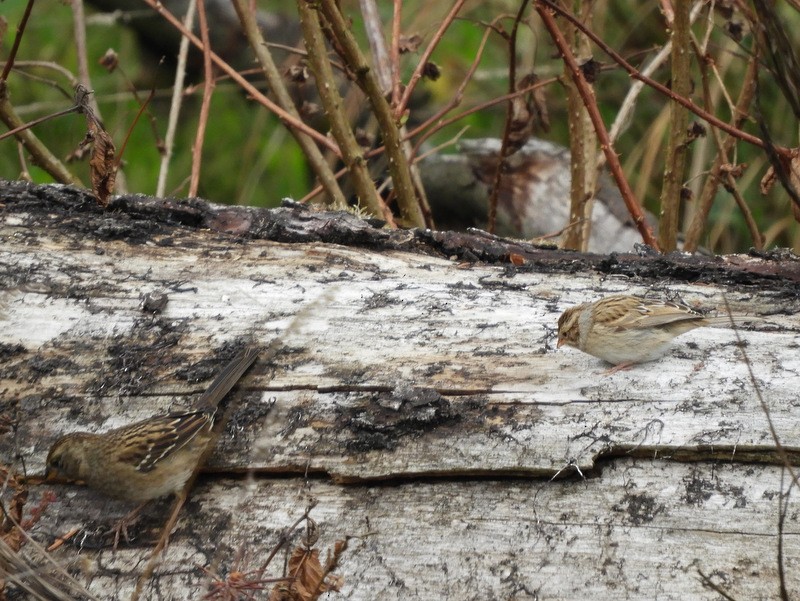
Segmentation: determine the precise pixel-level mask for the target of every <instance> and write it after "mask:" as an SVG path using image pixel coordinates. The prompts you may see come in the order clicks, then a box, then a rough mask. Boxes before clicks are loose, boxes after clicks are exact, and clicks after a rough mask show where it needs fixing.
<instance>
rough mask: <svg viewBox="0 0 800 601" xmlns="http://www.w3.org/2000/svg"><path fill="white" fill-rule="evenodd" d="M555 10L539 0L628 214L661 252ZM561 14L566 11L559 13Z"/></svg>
mask: <svg viewBox="0 0 800 601" xmlns="http://www.w3.org/2000/svg"><path fill="white" fill-rule="evenodd" d="M551 6H552V3H551V2H549V0H536V11H537V12H538V13H539V15H540V16H541V18H542V21H543V22H544V24H545V27H547V30H548V31H549V32H550V35H551V36H552V38H553V41H554V42H555V43H556V45H557V46H558V49H559V51H560V52H561V56H562V58H563V60H564V61H565V63H566V64H567V65H568V67H569V71H570V74H571V75H572V78H573V80H574V81H575V83H576V85H577V86H578V91H579V92H580V94H581V96H582V97H583V101H584V104H585V105H586V108H587V110H588V111H589V116H590V117H591V119H592V124H593V125H594V128H595V131H596V132H597V138H598V139H599V140H600V148H601V149H602V150H603V152H604V153H605V155H606V159H607V160H608V166H609V169H610V170H611V173H612V175H613V176H614V180H615V181H616V182H617V186H618V187H619V190H620V193H621V194H622V199H623V200H624V201H625V206H626V207H627V208H628V212H629V213H630V214H631V218H632V219H633V222H634V224H635V225H636V228H637V229H638V230H639V233H640V234H641V235H642V240H644V242H645V244H647V245H649V246H651V247H652V248H654V249H656V250H659V248H658V242H657V241H656V239H655V238H654V237H653V232H652V231H651V230H650V227H649V226H648V225H647V222H646V221H645V218H644V213H643V212H642V208H641V205H640V204H639V202H638V201H637V200H636V198H635V196H634V194H633V190H631V187H630V184H628V180H627V179H626V178H625V174H624V173H623V172H622V165H621V164H620V162H619V157H618V156H617V154H616V153H615V152H614V149H613V147H612V145H611V141H610V140H609V138H608V132H607V131H606V128H605V124H604V123H603V119H602V117H601V116H600V112H599V111H598V110H597V104H596V102H595V101H594V96H593V94H592V93H591V90H589V89H588V87H587V85H586V80H585V79H584V77H583V73H582V72H581V69H580V67H579V66H578V63H577V62H576V61H575V57H574V56H573V55H572V53H571V52H570V50H569V46H568V45H567V42H566V40H565V39H564V36H563V35H562V33H561V31H560V30H559V29H558V26H557V25H556V22H555V19H554V18H553V15H552V14H550V7H551ZM559 12H563V11H561V10H560V9H559ZM570 22H573V21H570ZM580 29H581V31H583V32H584V33H586V32H588V29H586V28H585V27H580ZM587 35H588V34H587ZM589 37H592V36H589ZM595 37H596V36H595Z"/></svg>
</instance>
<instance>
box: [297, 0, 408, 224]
mask: <svg viewBox="0 0 800 601" xmlns="http://www.w3.org/2000/svg"><path fill="white" fill-rule="evenodd" d="M297 9H298V14H299V16H300V26H301V27H302V29H303V38H304V39H305V43H306V50H307V51H308V60H309V63H310V65H311V69H312V71H313V72H314V79H315V81H316V84H317V91H318V92H319V96H320V101H321V102H322V105H323V106H324V107H325V112H326V114H327V116H328V120H329V122H330V127H331V133H332V134H333V137H334V139H335V140H336V142H337V143H338V145H339V148H340V149H341V151H342V160H343V161H344V164H345V166H346V167H347V169H348V171H349V172H350V175H351V176H352V178H353V184H354V186H355V188H356V194H357V195H358V198H359V201H360V202H362V203H364V206H365V207H366V208H367V209H368V210H369V211H370V212H371V213H372V214H373V215H375V216H376V217H377V216H380V217H382V218H383V219H387V220H391V218H392V215H391V212H390V211H389V209H388V207H387V206H386V205H385V203H384V202H383V200H381V198H380V197H379V196H378V193H377V191H376V190H375V186H374V185H373V183H372V178H371V176H370V174H369V170H368V169H367V165H366V161H365V160H364V154H363V152H362V150H361V148H360V147H359V145H358V142H357V141H356V137H355V134H353V130H352V129H351V127H350V123H349V122H348V120H347V117H346V116H345V114H344V112H343V111H342V98H341V96H340V95H339V91H338V90H337V87H336V83H335V79H334V76H333V69H332V68H331V65H330V62H329V61H328V56H327V54H328V53H327V48H326V47H325V40H324V39H323V37H322V28H321V25H320V20H319V18H320V16H319V14H318V13H317V11H316V10H315V9H314V8H312V7H311V6H310V5H309V3H308V2H307V1H306V0H297Z"/></svg>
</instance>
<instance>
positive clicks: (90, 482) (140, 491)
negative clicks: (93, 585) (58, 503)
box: [45, 348, 258, 546]
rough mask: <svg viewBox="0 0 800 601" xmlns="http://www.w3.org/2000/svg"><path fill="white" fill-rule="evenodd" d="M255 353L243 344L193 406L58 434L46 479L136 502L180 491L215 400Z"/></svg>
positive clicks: (207, 433)
mask: <svg viewBox="0 0 800 601" xmlns="http://www.w3.org/2000/svg"><path fill="white" fill-rule="evenodd" d="M257 356H258V350H256V349H252V348H250V349H245V350H244V351H242V352H241V353H239V354H238V355H237V356H236V357H235V358H234V359H233V360H232V361H231V362H230V363H228V365H227V366H225V368H224V369H223V370H222V372H220V374H219V375H218V376H217V377H216V378H215V379H214V381H213V382H212V383H211V385H210V386H209V387H208V389H207V390H206V391H205V392H204V393H203V396H202V397H201V399H200V401H199V407H200V408H199V409H198V410H197V411H188V412H182V413H169V414H166V415H158V416H154V417H150V418H147V419H145V420H142V421H139V422H136V423H133V424H130V425H127V426H122V427H121V428H116V429H114V430H109V431H108V432H104V433H102V434H93V433H89V432H76V433H73V434H67V435H66V436H64V437H62V438H60V439H59V440H57V441H56V442H55V443H54V444H53V446H52V447H51V448H50V452H49V454H48V455H47V473H46V476H45V479H46V480H53V479H67V480H79V481H82V482H83V483H85V484H86V485H87V486H88V487H90V488H93V489H95V490H98V491H100V492H102V493H104V494H106V495H108V496H111V497H117V498H121V499H126V500H130V501H139V502H144V501H149V500H151V499H155V498H158V497H162V496H165V495H168V494H179V493H181V492H182V491H183V488H184V485H185V484H186V482H187V481H188V479H189V478H190V477H191V475H192V473H193V472H194V470H195V468H196V467H197V463H198V460H199V459H200V456H201V455H202V453H203V452H204V451H205V449H206V446H207V445H208V442H209V441H210V440H211V428H212V426H213V423H214V414H215V412H216V409H217V406H218V405H219V403H220V401H221V400H222V399H223V398H224V397H225V395H227V394H228V392H229V391H230V390H231V388H233V387H234V386H235V385H236V383H237V382H238V381H239V379H240V378H241V377H242V376H243V375H244V373H245V372H246V371H247V370H248V369H249V368H250V366H251V365H252V364H253V362H254V361H255V360H256V357H257ZM118 537H119V533H117V540H115V546H116V542H117V541H118Z"/></svg>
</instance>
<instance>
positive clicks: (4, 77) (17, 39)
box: [0, 0, 33, 85]
mask: <svg viewBox="0 0 800 601" xmlns="http://www.w3.org/2000/svg"><path fill="white" fill-rule="evenodd" d="M32 10H33V0H28V3H27V4H26V5H25V12H23V13H22V18H21V19H20V20H19V24H18V25H17V33H16V35H15V36H14V43H13V44H12V45H11V51H10V52H9V53H8V58H7V59H6V64H5V65H4V66H3V72H2V74H0V84H2V85H5V82H6V81H8V74H9V73H11V68H12V67H13V66H14V60H15V59H16V58H17V52H19V45H20V43H21V42H22V35H23V34H24V33H25V26H26V25H27V24H28V18H29V17H30V16H31V11H32Z"/></svg>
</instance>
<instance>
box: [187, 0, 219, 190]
mask: <svg viewBox="0 0 800 601" xmlns="http://www.w3.org/2000/svg"><path fill="white" fill-rule="evenodd" d="M197 16H198V18H199V19H198V20H199V25H200V39H202V40H203V73H204V75H205V77H204V81H203V100H202V102H201V104H200V116H199V117H198V120H197V131H196V133H195V138H194V144H193V145H192V178H191V180H189V196H190V197H193V196H197V189H198V187H199V185H200V166H201V165H202V164H203V140H204V139H205V136H206V126H207V125H208V113H209V109H210V107H211V95H212V94H213V93H214V86H215V82H214V73H213V71H212V70H211V42H210V40H209V35H208V18H207V17H206V3H205V0H197Z"/></svg>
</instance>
